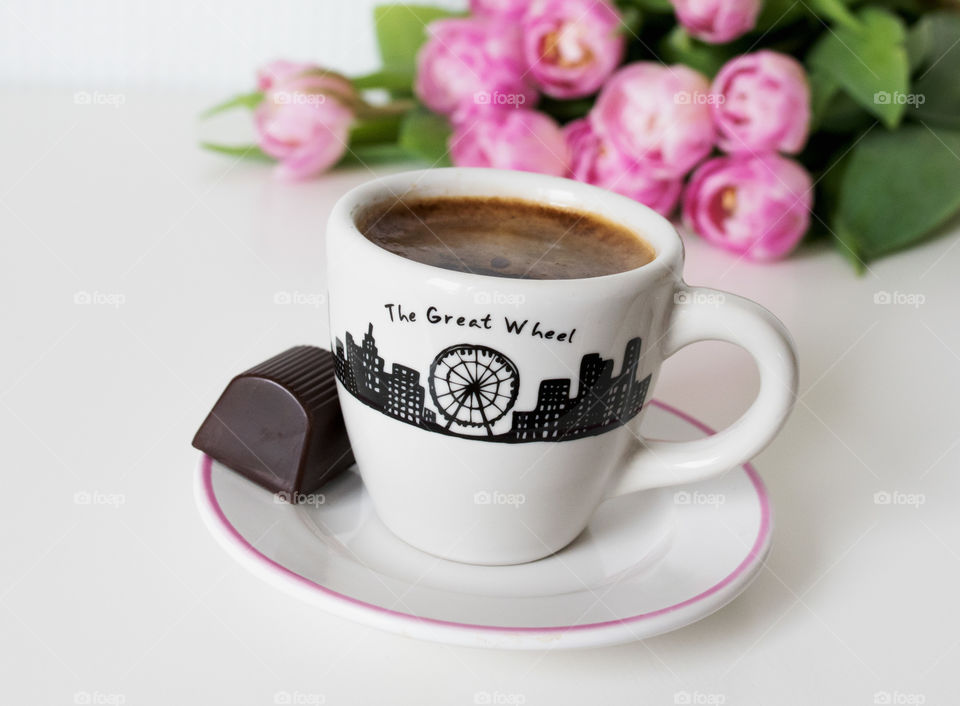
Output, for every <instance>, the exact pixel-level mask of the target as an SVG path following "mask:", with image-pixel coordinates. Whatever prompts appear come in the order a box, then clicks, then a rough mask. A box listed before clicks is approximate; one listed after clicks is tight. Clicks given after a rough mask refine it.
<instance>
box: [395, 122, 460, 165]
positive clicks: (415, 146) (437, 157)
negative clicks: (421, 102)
mask: <svg viewBox="0 0 960 706" xmlns="http://www.w3.org/2000/svg"><path fill="white" fill-rule="evenodd" d="M450 133H451V129H450V124H449V123H448V122H447V120H446V118H444V117H442V116H440V115H435V114H433V113H428V112H426V111H415V112H412V113H410V114H408V115H407V117H406V118H405V119H404V121H403V124H402V125H401V126H400V139H399V144H400V146H401V147H402V148H403V149H404V150H406V151H407V152H408V153H409V154H410V155H412V156H415V157H419V158H420V159H423V160H425V161H427V162H429V163H430V165H431V166H434V167H446V166H449V165H450V157H449V156H448V151H449V147H448V142H449V140H450Z"/></svg>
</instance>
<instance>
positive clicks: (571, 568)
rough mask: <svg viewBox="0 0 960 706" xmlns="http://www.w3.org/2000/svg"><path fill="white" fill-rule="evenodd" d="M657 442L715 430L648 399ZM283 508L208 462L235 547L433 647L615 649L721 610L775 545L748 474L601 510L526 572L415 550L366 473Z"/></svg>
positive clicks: (223, 526) (218, 508) (287, 583)
mask: <svg viewBox="0 0 960 706" xmlns="http://www.w3.org/2000/svg"><path fill="white" fill-rule="evenodd" d="M643 430H644V432H645V433H646V435H647V436H649V437H651V438H663V439H677V440H686V439H694V438H697V437H700V436H704V435H705V434H709V433H710V430H709V429H708V428H707V427H705V426H704V425H702V424H700V423H699V422H697V421H696V420H694V419H691V418H690V417H688V416H687V415H685V414H684V413H682V412H680V411H679V410H676V409H673V408H671V407H668V406H667V405H665V404H662V403H660V402H656V401H654V402H652V403H651V404H650V409H649V411H648V412H647V417H646V419H645V421H644V424H643ZM320 492H322V493H323V496H322V497H323V500H324V502H323V504H314V505H296V506H294V505H289V504H283V503H280V502H277V501H276V499H275V496H274V495H273V494H271V493H270V492H269V491H267V490H264V489H263V488H260V487H259V486H256V485H254V484H253V483H251V482H250V481H247V480H246V479H244V478H242V477H240V476H238V475H236V474H235V473H233V472H231V471H230V470H228V469H227V468H225V467H224V466H222V465H220V464H219V463H217V462H215V461H211V459H210V458H209V457H207V456H204V457H203V458H202V460H201V463H200V467H199V470H198V472H197V482H196V495H197V503H198V505H199V508H200V513H201V515H202V516H203V519H204V521H205V522H206V524H207V526H208V527H209V528H210V531H211V532H212V533H213V535H214V537H215V538H216V539H217V541H218V542H220V544H221V545H223V547H224V548H225V549H226V550H227V552H228V553H229V554H230V555H231V556H233V557H234V558H235V559H237V561H239V562H240V563H241V564H242V565H243V566H244V567H246V568H247V569H249V570H250V571H251V572H252V573H254V574H256V575H257V576H259V577H260V578H262V579H264V580H265V581H267V582H269V583H271V584H273V585H275V586H277V587H278V588H281V589H283V590H284V591H286V592H287V593H290V594H292V595H293V596H296V597H297V598H300V599H302V600H304V601H306V602H308V603H311V604H313V605H316V606H317V607H319V608H322V609H324V610H326V611H328V612H330V613H334V614H336V615H339V616H342V617H345V618H348V619H350V620H354V621H356V622H358V623H363V624H365V625H371V626H374V627H377V628H381V629H383V630H389V631H391V632H396V633H400V634H402V635H407V636H409V637H416V638H420V639H424V640H435V641H438V642H446V643H450V644H457V645H466V646H470V647H498V648H507V649H542V648H548V647H549V648H578V647H592V646H600V645H613V644H618V643H623V642H629V641H632V640H639V639H643V638H646V637H650V636H652V635H657V634H659V633H663V632H667V631H670V630H675V629H677V628H680V627H683V626H684V625H688V624H690V623H692V622H694V621H696V620H699V619H701V618H703V617H705V616H707V615H709V614H710V613H713V612H714V611H716V610H718V609H719V608H721V607H723V606H724V605H725V604H726V603H728V602H729V601H731V600H732V599H733V598H734V597H736V596H737V594H739V593H740V592H741V591H743V590H744V589H745V588H746V587H747V585H748V584H749V583H750V580H751V579H752V578H753V577H754V576H755V575H756V573H757V572H758V571H759V569H760V567H761V565H762V562H763V559H764V557H765V556H766V554H767V552H768V551H769V548H770V533H771V519H770V504H769V500H768V498H767V493H766V490H765V489H764V487H763V483H762V482H761V481H760V478H759V477H758V475H757V473H756V471H755V470H754V469H753V468H752V467H751V466H749V465H744V466H742V467H738V468H735V469H731V470H730V471H728V472H727V473H726V474H725V475H723V476H722V477H720V478H716V479H713V480H710V481H706V482H703V483H697V484H693V485H689V486H685V487H676V488H668V489H663V490H652V491H647V492H644V493H638V494H634V495H628V496H624V497H620V498H616V499H613V500H609V501H607V502H605V503H604V504H602V505H601V506H600V508H599V509H598V511H597V513H596V515H595V516H594V518H593V520H592V521H591V523H590V525H589V527H588V528H587V530H586V531H585V532H584V533H583V534H582V535H581V536H580V537H579V538H578V539H577V540H576V541H575V542H574V543H573V544H571V545H570V546H568V547H567V548H566V549H564V550H562V551H561V552H558V553H557V554H554V555H553V556H550V557H547V558H546V559H541V560H540V561H536V562H533V563H530V564H521V565H518V566H503V567H488V566H471V565H467V564H458V563H456V562H451V561H446V560H443V559H438V558H436V557H433V556H430V555H428V554H424V553H423V552H420V551H418V550H417V549H414V548H413V547H411V546H409V545H408V544H406V543H404V542H403V541H401V540H400V539H398V538H396V537H395V536H394V535H393V534H392V533H391V532H390V531H389V530H387V529H386V528H385V527H384V526H383V524H382V523H381V522H380V521H379V519H378V518H377V516H376V514H375V512H374V511H373V508H372V506H371V504H370V499H369V497H368V496H367V494H366V492H365V491H364V489H363V484H362V483H361V482H360V478H359V476H357V475H356V474H354V473H346V474H343V475H341V476H340V477H339V478H337V479H336V480H334V481H332V482H331V483H329V484H328V485H326V486H324V487H323V488H322V489H321V491H320Z"/></svg>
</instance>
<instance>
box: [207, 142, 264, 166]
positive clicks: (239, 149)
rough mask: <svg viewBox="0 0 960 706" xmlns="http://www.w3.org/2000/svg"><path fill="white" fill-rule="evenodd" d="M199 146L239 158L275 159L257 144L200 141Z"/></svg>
mask: <svg viewBox="0 0 960 706" xmlns="http://www.w3.org/2000/svg"><path fill="white" fill-rule="evenodd" d="M200 146H201V147H202V148H203V149H205V150H210V151H211V152H216V153H218V154H225V155H228V156H230V157H239V158H240V159H250V160H255V161H258V162H273V161H276V160H274V158H273V157H271V156H270V155H268V154H267V153H266V152H264V151H263V150H261V149H260V147H258V146H257V145H220V144H217V143H215V142H201V143H200Z"/></svg>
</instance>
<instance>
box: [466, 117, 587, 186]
mask: <svg viewBox="0 0 960 706" xmlns="http://www.w3.org/2000/svg"><path fill="white" fill-rule="evenodd" d="M450 156H451V158H452V159H453V163H454V164H455V165H457V166H458V167H494V168H497V169H516V170H519V171H523V172H540V173H542V174H552V175H555V176H564V175H566V174H567V170H568V168H569V161H570V159H569V155H568V154H567V144H566V141H565V140H564V138H563V132H562V131H561V130H560V127H559V126H558V125H557V124H556V123H555V122H554V121H553V119H552V118H551V117H550V116H548V115H546V114H544V113H540V112H538V111H536V110H523V109H520V110H513V109H507V108H500V109H497V108H490V109H487V110H482V111H478V112H476V113H474V114H472V115H471V116H470V119H469V120H464V121H462V122H459V123H457V124H456V127H455V128H454V132H453V135H452V136H451V137H450Z"/></svg>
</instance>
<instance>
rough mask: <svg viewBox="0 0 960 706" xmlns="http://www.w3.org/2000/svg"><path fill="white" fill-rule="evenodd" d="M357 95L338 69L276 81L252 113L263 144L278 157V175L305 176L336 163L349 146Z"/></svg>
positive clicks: (265, 148)
mask: <svg viewBox="0 0 960 706" xmlns="http://www.w3.org/2000/svg"><path fill="white" fill-rule="evenodd" d="M357 100H358V99H357V95H356V93H355V91H354V89H353V86H352V85H351V84H350V81H349V80H348V79H346V78H344V77H343V76H340V75H339V74H335V73H309V74H303V75H299V76H294V77H293V78H286V79H284V80H281V81H279V82H276V83H274V84H273V86H272V88H271V89H270V90H268V91H267V93H266V95H265V96H264V99H263V102H262V103H261V104H260V105H259V106H258V107H257V110H256V112H255V113H254V123H255V125H256V128H257V132H258V133H259V143H260V148H261V149H262V150H263V151H264V152H266V153H267V154H268V155H270V156H271V157H275V158H276V159H277V160H279V162H280V164H279V165H278V167H277V175H278V176H280V177H281V178H286V179H305V178H307V177H310V176H313V175H315V174H319V173H320V172H322V171H325V170H326V169H329V168H330V167H331V166H333V165H334V164H335V163H336V162H337V161H339V159H340V158H341V157H342V156H343V154H344V152H346V149H347V141H348V139H349V130H350V124H351V122H352V121H353V118H354V110H355V104H356V101H357Z"/></svg>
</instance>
